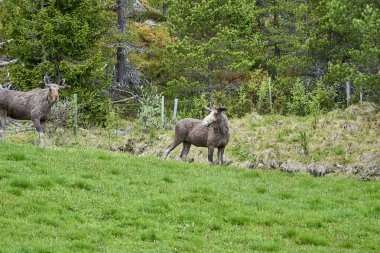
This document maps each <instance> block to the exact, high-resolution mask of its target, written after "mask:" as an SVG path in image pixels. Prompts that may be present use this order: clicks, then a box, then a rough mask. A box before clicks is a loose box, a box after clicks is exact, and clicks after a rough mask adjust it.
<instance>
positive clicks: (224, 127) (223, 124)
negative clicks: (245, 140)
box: [211, 116, 228, 134]
mask: <svg viewBox="0 0 380 253" xmlns="http://www.w3.org/2000/svg"><path fill="white" fill-rule="evenodd" d="M211 127H212V128H213V129H214V131H215V132H217V133H221V134H227V133H228V122H227V119H226V117H225V116H224V117H222V118H221V119H220V121H218V122H215V123H213V124H212V125H211Z"/></svg>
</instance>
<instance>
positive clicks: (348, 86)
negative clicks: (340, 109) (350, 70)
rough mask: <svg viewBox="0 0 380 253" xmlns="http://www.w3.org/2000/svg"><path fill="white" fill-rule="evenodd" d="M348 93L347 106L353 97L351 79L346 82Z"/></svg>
mask: <svg viewBox="0 0 380 253" xmlns="http://www.w3.org/2000/svg"><path fill="white" fill-rule="evenodd" d="M346 95H347V106H349V105H350V99H351V84H350V82H349V81H347V82H346Z"/></svg>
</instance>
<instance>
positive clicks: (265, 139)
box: [7, 105, 380, 178]
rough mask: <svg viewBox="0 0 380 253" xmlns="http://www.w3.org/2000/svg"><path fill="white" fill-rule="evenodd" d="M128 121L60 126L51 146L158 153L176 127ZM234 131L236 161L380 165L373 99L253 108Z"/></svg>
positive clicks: (196, 153) (203, 153)
mask: <svg viewBox="0 0 380 253" xmlns="http://www.w3.org/2000/svg"><path fill="white" fill-rule="evenodd" d="M26 124H30V123H29V122H26ZM124 125H125V128H126V129H128V130H127V131H125V129H120V130H121V131H124V132H125V135H124V136H121V137H120V136H118V135H116V134H115V133H114V132H113V131H109V130H104V129H99V128H93V129H79V132H78V136H77V137H75V138H74V137H73V135H72V133H71V131H69V130H67V129H66V130H65V129H57V130H55V131H52V132H51V133H50V134H48V139H47V141H46V142H47V145H48V146H63V147H95V148H100V149H107V150H113V151H117V150H120V151H126V152H131V153H134V154H137V155H140V156H160V155H161V154H162V152H163V150H164V149H165V148H166V147H167V146H168V145H169V144H170V143H171V141H172V139H173V135H174V131H173V130H155V129H153V130H151V131H149V132H143V131H141V130H140V128H139V127H138V126H136V125H135V123H133V122H125V124H124ZM13 129H15V127H13ZM230 132H231V140H230V143H229V145H228V146H227V149H226V160H227V161H228V162H229V163H232V164H234V165H238V166H243V167H250V168H252V167H253V168H255V167H263V168H270V167H272V168H281V164H283V165H284V164H285V162H286V164H287V165H288V166H290V167H292V168H291V169H290V170H301V171H307V170H308V167H307V165H309V166H310V164H311V165H315V166H325V167H326V168H328V170H329V172H340V173H346V174H348V175H350V176H352V175H354V174H359V176H360V177H362V178H363V177H366V176H368V175H367V174H368V173H372V174H373V173H375V174H376V171H379V164H380V160H379V159H380V157H379V149H380V139H379V138H378V136H379V135H380V113H379V112H378V111H376V110H375V109H374V108H373V107H371V106H370V105H360V106H358V105H355V106H351V107H350V108H348V109H347V110H345V111H342V110H336V111H332V112H330V113H327V114H325V115H321V116H319V117H318V118H315V117H313V116H307V117H297V116H281V115H265V116H261V115H258V114H255V113H253V114H250V115H247V116H245V117H244V118H241V119H231V120H230ZM7 137H8V139H10V141H14V142H23V143H37V141H38V136H37V133H35V132H33V131H29V132H21V133H7ZM180 152H181V147H180V146H179V147H177V149H175V150H174V151H173V152H172V153H171V154H170V156H169V159H176V160H178V159H179V154H180ZM215 155H216V152H215ZM188 159H189V161H193V160H195V161H199V162H207V150H206V149H204V148H197V147H194V146H192V148H191V150H190V153H189V158H188ZM282 167H284V166H282ZM297 167H300V169H297ZM368 168H370V169H371V171H370V172H368V171H367V170H369V169H368ZM282 169H284V168H282ZM284 170H287V169H284ZM287 171H288V170H287ZM366 171H367V172H366ZM362 172H363V173H364V174H363V173H362ZM372 176H373V175H372ZM376 178H378V176H377V177H376Z"/></svg>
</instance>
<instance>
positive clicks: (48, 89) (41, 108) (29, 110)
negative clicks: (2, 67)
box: [0, 76, 70, 148]
mask: <svg viewBox="0 0 380 253" xmlns="http://www.w3.org/2000/svg"><path fill="white" fill-rule="evenodd" d="M44 83H45V88H44V89H34V90H31V91H29V92H22V91H15V90H0V140H2V141H3V140H4V129H5V120H6V117H7V116H8V117H11V118H13V119H20V120H32V121H33V124H34V126H35V128H36V129H37V131H38V134H39V139H40V147H41V148H43V147H44V140H43V135H44V133H43V131H44V127H43V126H44V123H45V121H46V119H47V118H48V116H49V114H50V109H51V107H52V106H53V104H55V103H56V102H57V101H58V99H59V94H58V90H59V89H60V88H66V87H70V86H68V85H66V84H65V80H64V79H62V80H61V81H60V82H59V84H55V83H50V82H49V81H48V78H47V77H46V76H45V77H44Z"/></svg>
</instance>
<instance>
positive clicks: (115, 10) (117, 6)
mask: <svg viewBox="0 0 380 253" xmlns="http://www.w3.org/2000/svg"><path fill="white" fill-rule="evenodd" d="M119 9H120V5H119V4H113V5H111V6H108V7H107V8H106V10H107V11H113V12H118V11H119Z"/></svg>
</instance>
